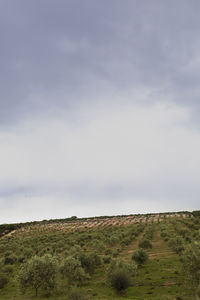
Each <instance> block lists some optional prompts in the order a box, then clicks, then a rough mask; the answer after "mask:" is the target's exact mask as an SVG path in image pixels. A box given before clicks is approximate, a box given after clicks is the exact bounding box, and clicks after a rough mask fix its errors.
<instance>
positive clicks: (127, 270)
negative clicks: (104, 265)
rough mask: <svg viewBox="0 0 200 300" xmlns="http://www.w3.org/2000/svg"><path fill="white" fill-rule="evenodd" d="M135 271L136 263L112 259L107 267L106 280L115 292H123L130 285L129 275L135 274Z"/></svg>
mask: <svg viewBox="0 0 200 300" xmlns="http://www.w3.org/2000/svg"><path fill="white" fill-rule="evenodd" d="M136 272H137V266H136V264H134V263H126V262H124V261H123V260H113V261H112V263H111V265H110V267H109V269H108V282H109V283H110V285H111V287H113V288H114V289H115V290H116V291H117V292H119V293H121V292H124V291H125V290H126V289H127V288H128V287H129V286H130V285H131V277H132V276H135V275H136Z"/></svg>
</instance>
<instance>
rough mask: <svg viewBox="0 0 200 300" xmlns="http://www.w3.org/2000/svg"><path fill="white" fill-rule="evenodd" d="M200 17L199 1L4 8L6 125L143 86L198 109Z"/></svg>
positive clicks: (2, 118) (0, 11) (1, 90)
mask: <svg viewBox="0 0 200 300" xmlns="http://www.w3.org/2000/svg"><path fill="white" fill-rule="evenodd" d="M199 9H200V4H199V2H197V1H190V2H188V1H177V2H176V3H174V1H167V2H166V1H160V2H159V3H158V2H157V1H148V2H147V1H145V2H141V1H126V4H124V3H122V2H121V1H109V3H108V2H107V1H100V2H99V1H91V0H90V1H67V2H66V1H59V4H58V3H57V2H56V1H51V0H50V1H49V0H48V1H47V0H46V1H42V2H36V1H33V0H29V1H24V0H19V1H17V2H15V1H10V2H8V1H1V3H0V15H1V24H0V25H1V26H0V39H1V48H0V57H1V72H0V82H1V84H0V99H1V100H0V122H1V123H5V122H6V123H7V122H12V121H16V120H18V119H20V118H23V117H24V116H26V114H30V113H37V111H41V110H44V111H45V109H50V108H55V107H58V106H60V108H61V109H63V108H65V109H67V108H68V107H69V106H73V105H79V104H81V102H82V101H84V100H85V99H92V101H95V96H96V94H98V95H101V94H103V93H106V92H107V91H109V90H111V91H112V90H116V91H118V92H119V93H121V92H125V93H126V92H127V91H129V90H134V89H137V87H138V86H142V87H143V88H149V89H150V90H151V89H152V90H153V91H154V95H155V100H156V101H158V100H159V101H161V100H160V99H159V98H161V97H162V95H169V97H170V99H171V100H172V101H177V102H178V103H179V104H184V105H189V106H193V105H194V107H196V108H198V107H199V101H198V97H199V88H198V85H199V80H198V78H199V73H200V68H199V61H198V53H199V49H200V37H199V26H200V20H199V15H198V11H199ZM66 43H69V45H66ZM195 59H197V62H196V63H195V62H194V65H192V60H195ZM191 65H192V66H191ZM189 66H190V67H189ZM83 95H84V97H83ZM135 101H137V99H136V100H135ZM146 101H147V102H148V101H152V99H147V100H146Z"/></svg>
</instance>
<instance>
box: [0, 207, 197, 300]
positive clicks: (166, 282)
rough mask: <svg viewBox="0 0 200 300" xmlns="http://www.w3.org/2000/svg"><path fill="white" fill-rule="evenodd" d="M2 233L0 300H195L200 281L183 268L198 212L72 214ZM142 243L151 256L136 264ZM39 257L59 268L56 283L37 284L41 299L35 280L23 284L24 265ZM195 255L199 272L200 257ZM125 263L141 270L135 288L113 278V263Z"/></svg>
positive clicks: (135, 277)
mask: <svg viewBox="0 0 200 300" xmlns="http://www.w3.org/2000/svg"><path fill="white" fill-rule="evenodd" d="M0 233H1V238H0V299H2V300H3V299H18V300H23V299H27V300H28V299H51V300H53V299H60V300H61V299H63V300H64V299H77V300H78V299H141V300H144V299H154V300H156V299H159V300H160V299H163V300H164V299H166V300H167V299H177V300H181V299H182V300H189V299H197V298H195V297H197V296H195V290H196V287H197V285H195V284H194V280H192V278H191V277H192V276H190V275H191V274H189V273H188V272H187V268H186V269H185V267H184V266H185V265H184V264H183V259H182V258H183V257H184V255H186V254H185V253H186V251H187V249H190V247H191V245H197V246H198V247H199V244H198V242H199V241H200V217H199V215H198V213H196V214H195V213H193V214H192V213H187V212H185V213H166V214H148V215H131V216H118V217H99V218H89V219H78V218H76V217H72V218H70V219H65V220H50V221H42V222H33V223H24V224H13V225H1V226H0ZM144 240H145V242H146V241H147V240H148V243H149V244H148V243H147V244H148V245H149V246H148V245H147V246H145V245H144V246H142V242H144ZM195 241H196V242H195ZM192 247H193V246H192ZM141 248H145V250H144V251H146V252H147V254H148V259H147V261H145V262H144V263H143V264H140V263H136V262H135V261H134V260H133V258H132V256H133V253H134V252H135V251H136V250H138V249H141ZM198 253H200V251H199V252H198ZM34 257H37V258H40V257H42V258H43V257H49V258H50V260H52V261H54V267H55V274H54V275H52V276H54V277H53V278H54V284H53V286H52V288H49V289H48V288H45V287H44V286H39V287H38V295H37V297H36V295H35V294H36V290H35V288H34V287H33V286H31V284H32V282H31V283H30V284H29V285H28V284H27V285H26V289H25V290H23V289H22V284H21V285H20V282H21V281H20V278H21V277H20V276H21V275H20V274H23V271H22V269H23V268H24V266H26V265H28V262H30V261H31V260H32V259H33V258H34ZM191 259H192V258H191ZM195 259H197V262H195V263H196V264H197V268H199V269H198V270H197V274H199V275H198V276H199V278H200V265H198V262H199V261H200V257H199V256H198V257H197V258H195ZM73 260H74V262H76V266H75V267H73V268H72V269H70V267H69V266H68V265H67V262H69V261H70V262H73ZM120 261H121V266H122V268H123V270H128V269H126V268H125V267H123V266H129V268H132V267H133V266H135V267H137V270H135V271H134V272H133V273H134V274H132V273H131V272H132V271H131V272H130V274H129V271H127V274H128V276H129V286H128V287H127V288H126V289H125V288H124V289H122V290H117V289H116V288H114V285H113V284H112V280H111V278H112V274H113V273H112V270H114V268H115V267H113V269H112V267H111V266H116V265H117V263H119V262H120ZM65 262H66V264H65ZM189 263H190V262H189ZM66 266H67V267H66ZM195 266H196V265H195ZM77 268H78V271H77V272H79V271H80V270H81V272H83V273H84V276H82V275H83V274H82V273H81V272H80V274H82V275H80V274H79V273H78V274H79V275H77V276H75V275H74V274H75V273H73V272H75V270H77ZM127 268H128V267H127ZM63 270H64V271H63ZM50 272H51V271H50ZM195 272H196V271H195ZM198 272H199V273H198ZM195 274H196V273H195ZM34 276H35V275H34ZM46 276H47V277H48V274H47V275H46ZM81 276H82V277H81ZM76 286H77V288H76V292H75V293H77V298H73V295H71V291H72V290H73V288H74V287H76ZM78 294H79V298H78ZM70 295H71V296H70ZM74 297H75V296H74Z"/></svg>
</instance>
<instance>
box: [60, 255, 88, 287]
mask: <svg viewBox="0 0 200 300" xmlns="http://www.w3.org/2000/svg"><path fill="white" fill-rule="evenodd" d="M60 272H61V274H62V275H63V277H67V278H68V280H69V282H70V283H71V282H74V281H75V282H77V283H78V284H81V283H82V282H83V281H84V280H85V279H87V278H88V275H86V273H85V271H84V269H83V268H82V266H81V262H80V261H79V260H78V259H77V258H75V257H73V256H69V257H67V258H66V259H65V260H64V261H63V262H62V264H61V266H60Z"/></svg>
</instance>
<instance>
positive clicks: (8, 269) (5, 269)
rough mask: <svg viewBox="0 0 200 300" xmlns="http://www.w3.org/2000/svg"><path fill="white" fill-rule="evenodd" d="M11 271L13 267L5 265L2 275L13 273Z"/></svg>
mask: <svg viewBox="0 0 200 300" xmlns="http://www.w3.org/2000/svg"><path fill="white" fill-rule="evenodd" d="M13 270H14V268H13V266H11V265H6V266H5V267H4V268H3V272H4V273H8V274H9V273H10V274H11V273H13Z"/></svg>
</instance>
